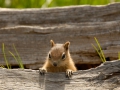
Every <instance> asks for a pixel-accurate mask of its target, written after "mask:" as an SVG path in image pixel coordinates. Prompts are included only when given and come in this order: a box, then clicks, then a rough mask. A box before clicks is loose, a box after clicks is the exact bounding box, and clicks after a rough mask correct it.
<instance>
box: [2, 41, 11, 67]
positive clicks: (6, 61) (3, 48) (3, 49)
mask: <svg viewBox="0 0 120 90" xmlns="http://www.w3.org/2000/svg"><path fill="white" fill-rule="evenodd" d="M2 51H3V54H4V60H5V63H6V65H7V68H8V69H10V65H9V63H8V60H7V57H6V54H5V45H4V43H3V44H2Z"/></svg>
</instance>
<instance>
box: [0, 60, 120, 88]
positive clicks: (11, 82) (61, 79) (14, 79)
mask: <svg viewBox="0 0 120 90" xmlns="http://www.w3.org/2000/svg"><path fill="white" fill-rule="evenodd" d="M0 72H1V73H0V89H1V90H88V89H89V90H119V89H120V60H115V61H107V62H105V63H103V64H101V65H100V66H98V67H97V68H92V69H89V70H80V71H77V72H74V73H73V76H72V78H71V79H68V78H66V77H65V73H64V72H63V73H46V74H45V76H41V75H39V72H38V70H30V69H24V70H22V69H2V68H1V69H0Z"/></svg>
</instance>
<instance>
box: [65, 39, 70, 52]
mask: <svg viewBox="0 0 120 90" xmlns="http://www.w3.org/2000/svg"><path fill="white" fill-rule="evenodd" d="M69 45H70V42H69V41H67V42H66V43H65V44H64V48H65V49H66V50H68V48H69Z"/></svg>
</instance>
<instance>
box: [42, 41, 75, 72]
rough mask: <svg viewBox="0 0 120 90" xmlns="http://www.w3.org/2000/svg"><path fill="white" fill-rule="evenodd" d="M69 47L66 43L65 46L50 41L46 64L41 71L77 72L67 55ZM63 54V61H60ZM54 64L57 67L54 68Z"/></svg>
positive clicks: (68, 54)
mask: <svg viewBox="0 0 120 90" xmlns="http://www.w3.org/2000/svg"><path fill="white" fill-rule="evenodd" d="M69 45H70V42H66V43H65V44H55V43H54V41H53V40H51V46H52V48H51V50H50V51H49V53H48V55H47V57H46V62H45V64H44V65H43V67H42V69H44V70H46V71H47V72H66V71H67V70H71V71H77V69H76V67H75V65H74V62H73V60H72V58H71V56H70V53H69ZM49 54H50V55H49ZM63 54H65V58H64V59H62V56H63ZM54 63H55V64H56V65H57V66H54Z"/></svg>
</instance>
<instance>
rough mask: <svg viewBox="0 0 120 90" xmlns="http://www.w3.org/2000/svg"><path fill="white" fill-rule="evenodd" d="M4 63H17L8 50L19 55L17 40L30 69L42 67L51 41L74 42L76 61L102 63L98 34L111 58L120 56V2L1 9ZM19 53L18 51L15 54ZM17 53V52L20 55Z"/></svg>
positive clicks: (72, 46) (0, 49) (1, 40)
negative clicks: (98, 49)
mask: <svg viewBox="0 0 120 90" xmlns="http://www.w3.org/2000/svg"><path fill="white" fill-rule="evenodd" d="M0 10H1V11H0V47H1V48H0V64H1V65H6V64H5V61H4V58H3V53H2V43H4V44H5V47H6V48H5V51H6V55H7V59H8V60H9V63H10V64H11V65H13V66H14V65H17V62H16V61H15V60H14V58H13V57H12V56H11V55H10V54H9V53H8V51H11V52H13V53H14V54H15V51H14V49H13V46H12V44H13V43H14V44H15V46H16V49H17V50H18V52H19V54H20V56H21V58H22V61H23V63H24V65H25V67H26V68H31V69H38V68H39V67H41V66H42V65H43V63H44V61H45V58H46V55H47V53H48V51H49V50H50V43H49V42H50V40H51V39H53V40H54V41H55V42H56V43H64V42H66V41H70V42H71V45H70V53H71V55H72V57H73V59H74V61H75V63H76V64H100V63H101V60H100V58H99V56H98V54H97V53H96V51H95V50H94V48H93V47H92V45H91V43H92V44H95V45H96V43H95V40H94V37H96V38H97V39H98V40H99V42H100V44H101V46H102V49H103V51H104V54H105V57H106V59H107V60H109V61H111V60H115V59H118V52H119V51H120V38H119V36H120V3H114V4H109V5H105V6H89V5H87V6H71V7H63V8H50V9H21V10H20V9H2V8H1V9H0ZM15 55H16V54H15ZM16 56H17V55H16Z"/></svg>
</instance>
